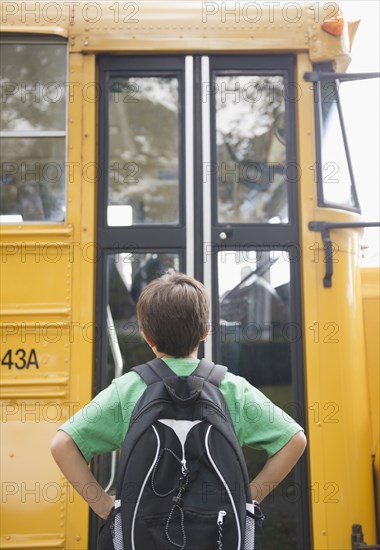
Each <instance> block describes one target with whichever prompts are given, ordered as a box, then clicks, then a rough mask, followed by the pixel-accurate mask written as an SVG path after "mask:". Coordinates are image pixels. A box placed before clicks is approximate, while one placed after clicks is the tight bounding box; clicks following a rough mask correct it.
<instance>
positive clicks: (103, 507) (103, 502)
mask: <svg viewBox="0 0 380 550" xmlns="http://www.w3.org/2000/svg"><path fill="white" fill-rule="evenodd" d="M114 503H115V497H114V496H110V495H108V494H107V493H104V495H102V497H101V499H100V500H99V501H98V502H96V503H94V506H91V507H92V509H93V510H94V512H95V514H97V515H98V516H99V517H101V518H102V519H107V518H108V516H109V515H110V513H111V510H112V508H113V505H114Z"/></svg>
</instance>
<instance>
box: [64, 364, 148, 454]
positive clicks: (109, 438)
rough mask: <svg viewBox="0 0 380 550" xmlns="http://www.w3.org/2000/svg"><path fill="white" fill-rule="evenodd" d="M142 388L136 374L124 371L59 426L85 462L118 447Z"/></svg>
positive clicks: (120, 444)
mask: <svg viewBox="0 0 380 550" xmlns="http://www.w3.org/2000/svg"><path fill="white" fill-rule="evenodd" d="M121 379H123V380H121ZM143 389H144V388H143V387H141V380H140V377H139V376H138V375H137V374H136V373H127V374H125V375H123V376H122V377H121V378H120V379H117V380H114V381H113V382H112V384H110V386H108V387H107V388H106V389H105V390H103V391H101V392H100V393H99V394H98V395H97V396H96V397H95V398H94V399H93V400H92V401H90V402H89V403H88V404H87V405H85V406H84V407H83V409H81V410H80V411H78V412H77V413H76V414H75V415H73V416H72V417H71V418H70V419H69V420H68V421H67V422H65V423H64V424H63V425H62V426H60V428H59V429H60V430H63V431H64V432H66V433H67V434H68V435H70V437H72V439H73V440H74V441H75V443H76V445H77V447H78V448H79V450H80V452H81V453H82V455H83V457H84V458H85V460H86V461H87V462H90V460H91V459H92V457H93V456H94V455H96V454H102V453H107V452H110V451H114V450H116V449H120V448H121V446H122V444H123V441H124V437H125V434H126V431H127V429H128V426H129V421H130V417H131V414H132V411H133V408H134V406H135V404H136V401H137V400H138V398H139V397H140V395H141V393H142V391H143ZM136 390H137V391H136ZM120 392H121V393H122V394H123V398H121V397H120ZM129 396H130V397H129Z"/></svg>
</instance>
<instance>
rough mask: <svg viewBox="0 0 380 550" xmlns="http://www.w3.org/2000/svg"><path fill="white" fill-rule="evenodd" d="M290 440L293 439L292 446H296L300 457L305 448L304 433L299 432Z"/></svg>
mask: <svg viewBox="0 0 380 550" xmlns="http://www.w3.org/2000/svg"><path fill="white" fill-rule="evenodd" d="M292 439H293V445H295V446H296V448H297V451H298V452H299V456H301V455H302V453H303V452H304V450H305V449H306V446H307V439H306V435H305V433H304V432H303V431H299V432H297V433H296V434H295V435H294V436H293V438H292Z"/></svg>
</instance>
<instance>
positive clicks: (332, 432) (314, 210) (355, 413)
mask: <svg viewBox="0 0 380 550" xmlns="http://www.w3.org/2000/svg"><path fill="white" fill-rule="evenodd" d="M309 70H311V67H310V64H309V61H308V59H307V57H306V56H302V55H301V56H298V84H299V86H300V89H301V91H302V95H301V96H300V100H299V101H298V103H297V109H298V113H297V114H298V125H299V126H298V136H299V139H298V143H299V157H298V158H299V159H300V174H301V177H300V182H299V183H300V187H299V192H300V216H301V244H302V278H303V297H304V298H303V299H304V301H303V321H304V335H305V337H304V357H305V365H306V394H307V395H306V403H307V417H308V422H307V435H308V441H309V446H308V452H309V465H310V483H311V486H310V501H311V509H312V523H313V525H312V533H313V539H314V540H313V547H314V548H315V549H318V550H322V549H336V548H339V549H342V550H343V549H347V550H348V549H351V529H352V525H353V524H355V523H359V524H361V525H362V527H363V532H364V536H365V540H366V541H367V542H368V543H373V542H374V541H375V518H374V494H373V483H372V469H371V439H370V422H369V405H368V392H367V385H366V382H365V381H366V367H365V353H364V329H363V317H362V307H361V280H360V268H359V256H360V246H359V245H360V239H359V237H360V235H359V234H358V232H357V230H354V231H347V230H344V231H340V232H338V231H336V232H334V233H332V235H331V238H332V240H333V242H334V258H333V262H334V263H333V266H334V274H333V278H332V287H331V288H324V286H323V277H324V275H325V268H326V263H325V256H324V248H323V243H322V241H321V236H320V234H319V233H316V232H312V231H310V230H309V228H308V224H309V222H310V221H313V220H318V221H359V220H358V218H359V219H360V217H359V216H358V215H356V214H354V213H351V212H344V211H338V210H335V211H334V210H331V209H327V208H326V209H322V208H318V206H317V196H316V183H315V181H314V177H313V176H314V172H313V167H314V165H315V155H314V147H315V144H314V142H313V138H312V136H313V135H314V131H313V118H312V116H313V115H312V114H313V101H314V100H313V90H312V88H311V86H310V85H309V84H305V82H304V79H303V75H304V72H305V71H309ZM305 136H306V137H305ZM307 136H310V138H309V139H307Z"/></svg>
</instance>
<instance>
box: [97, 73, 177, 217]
mask: <svg viewBox="0 0 380 550" xmlns="http://www.w3.org/2000/svg"><path fill="white" fill-rule="evenodd" d="M108 100H109V127H108V131H109V180H108V181H109V190H108V211H107V221H108V225H110V226H115V225H119V226H130V225H146V224H159V223H167V224H168V223H170V224H177V223H178V222H179V205H178V199H179V191H178V189H179V135H178V110H179V97H178V79H177V78H175V77H155V76H144V77H138V76H133V77H132V76H131V77H113V78H112V79H111V81H110V87H109V98H108Z"/></svg>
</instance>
